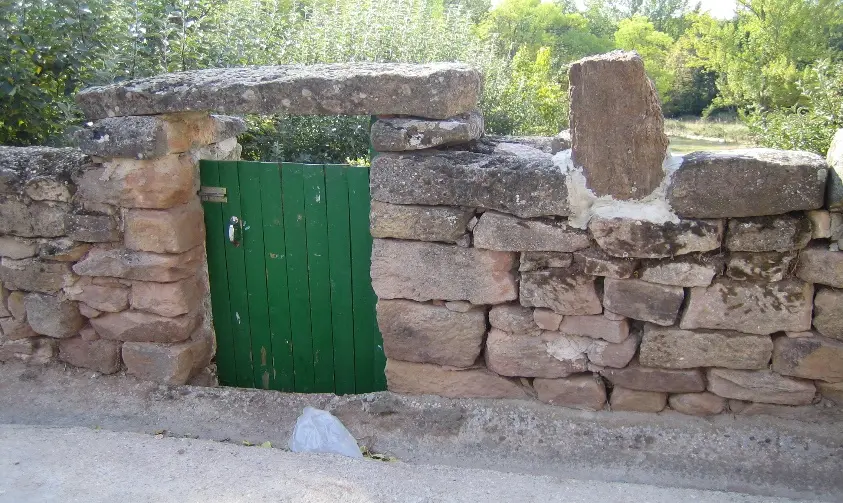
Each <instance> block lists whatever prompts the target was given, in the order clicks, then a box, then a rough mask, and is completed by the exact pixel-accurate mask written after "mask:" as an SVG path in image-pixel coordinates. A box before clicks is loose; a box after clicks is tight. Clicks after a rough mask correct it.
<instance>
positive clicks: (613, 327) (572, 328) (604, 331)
mask: <svg viewBox="0 0 843 503" xmlns="http://www.w3.org/2000/svg"><path fill="white" fill-rule="evenodd" d="M559 331H560V332H562V333H563V334H569V335H582V336H585V337H591V338H592V339H603V340H605V341H609V342H613V343H619V342H623V341H624V339H626V338H627V337H629V322H628V321H627V320H626V319H624V320H619V321H614V320H610V319H608V318H606V317H605V316H602V315H596V316H565V318H564V319H563V320H562V323H561V325H560V326H559Z"/></svg>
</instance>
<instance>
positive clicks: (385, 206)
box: [369, 201, 474, 243]
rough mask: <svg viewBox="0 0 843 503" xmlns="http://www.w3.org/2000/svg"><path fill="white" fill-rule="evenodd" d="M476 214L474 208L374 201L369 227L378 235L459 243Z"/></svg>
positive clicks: (373, 234)
mask: <svg viewBox="0 0 843 503" xmlns="http://www.w3.org/2000/svg"><path fill="white" fill-rule="evenodd" d="M473 217H474V211H473V210H471V209H463V208H452V207H449V206H418V205H399V204H389V203H384V202H380V201H372V211H371V213H370V218H369V222H370V224H369V229H370V230H371V232H372V237H376V238H396V239H413V240H418V241H441V242H444V243H456V242H457V241H458V240H459V239H460V238H462V237H463V236H464V235H465V232H466V227H467V225H468V222H469V220H471V219H472V218H473Z"/></svg>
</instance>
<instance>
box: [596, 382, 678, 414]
mask: <svg viewBox="0 0 843 503" xmlns="http://www.w3.org/2000/svg"><path fill="white" fill-rule="evenodd" d="M609 404H610V405H611V407H612V410H617V411H630V412H661V411H662V410H664V408H665V407H666V406H667V393H659V392H656V391H639V390H632V389H626V388H621V387H619V386H615V388H614V389H613V390H612V396H611V397H610V398H609Z"/></svg>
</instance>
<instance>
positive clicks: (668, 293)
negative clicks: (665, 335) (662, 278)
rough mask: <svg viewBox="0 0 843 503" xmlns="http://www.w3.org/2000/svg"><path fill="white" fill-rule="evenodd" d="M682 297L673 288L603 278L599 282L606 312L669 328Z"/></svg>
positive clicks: (682, 294)
mask: <svg viewBox="0 0 843 503" xmlns="http://www.w3.org/2000/svg"><path fill="white" fill-rule="evenodd" d="M684 298H685V291H684V290H683V289H682V288H681V287H677V286H665V285H656V284H653V283H647V282H646V281H641V280H638V279H613V278H606V281H605V282H604V283H603V304H604V305H605V306H606V309H607V310H609V311H611V312H613V313H616V314H620V315H623V316H626V317H628V318H632V319H634V320H641V321H649V322H652V323H656V324H658V325H665V326H667V325H673V323H674V322H675V321H676V317H677V315H678V314H679V308H680V307H682V300H683V299H684Z"/></svg>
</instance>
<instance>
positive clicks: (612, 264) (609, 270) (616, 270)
mask: <svg viewBox="0 0 843 503" xmlns="http://www.w3.org/2000/svg"><path fill="white" fill-rule="evenodd" d="M574 260H575V261H576V262H577V264H579V265H580V267H582V269H583V272H585V273H586V274H591V275H592V276H606V277H609V278H618V279H625V278H631V277H632V275H633V274H634V273H635V270H636V269H638V264H639V262H640V261H639V260H636V259H630V258H616V257H612V256H610V255H609V254H607V253H606V252H604V251H603V250H601V249H600V248H588V249H586V250H581V251H578V252H576V253H574Z"/></svg>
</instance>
